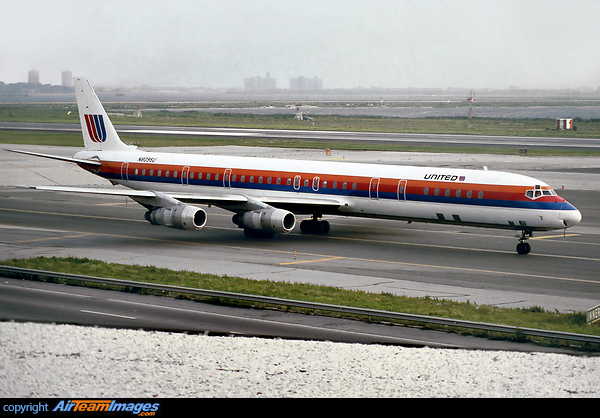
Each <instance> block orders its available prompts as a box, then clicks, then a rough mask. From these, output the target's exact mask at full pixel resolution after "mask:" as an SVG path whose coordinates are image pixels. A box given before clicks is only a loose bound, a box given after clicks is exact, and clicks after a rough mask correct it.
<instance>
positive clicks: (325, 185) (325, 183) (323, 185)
mask: <svg viewBox="0 0 600 418" xmlns="http://www.w3.org/2000/svg"><path fill="white" fill-rule="evenodd" d="M321 187H323V188H325V187H327V180H323V183H322V184H321Z"/></svg>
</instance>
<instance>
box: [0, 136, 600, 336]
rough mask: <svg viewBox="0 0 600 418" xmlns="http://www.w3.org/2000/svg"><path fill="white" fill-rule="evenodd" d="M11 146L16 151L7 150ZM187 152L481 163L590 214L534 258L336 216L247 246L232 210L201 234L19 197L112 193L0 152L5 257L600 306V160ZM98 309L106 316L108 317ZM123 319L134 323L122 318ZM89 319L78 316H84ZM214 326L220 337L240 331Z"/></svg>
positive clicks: (441, 230)
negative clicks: (321, 229)
mask: <svg viewBox="0 0 600 418" xmlns="http://www.w3.org/2000/svg"><path fill="white" fill-rule="evenodd" d="M11 147H13V148H17V146H7V148H11ZM18 148H20V149H29V150H33V149H37V150H38V151H40V152H46V153H55V154H58V155H66V156H72V155H73V154H74V152H75V150H74V149H70V148H50V147H25V146H19V147H18ZM180 151H184V152H202V153H204V152H207V151H209V152H210V151H212V152H215V153H224V152H226V153H228V154H232V155H263V156H264V155H273V156H282V157H284V158H285V157H290V158H311V159H314V158H317V159H319V158H334V159H338V160H347V161H365V162H381V163H390V162H391V163H394V162H395V163H397V162H398V161H399V160H402V161H405V162H407V163H410V164H413V165H419V164H426V165H435V164H441V165H446V166H463V167H467V166H469V167H470V166H474V165H479V164H484V165H489V166H490V168H492V169H502V168H506V169H510V170H507V171H520V172H525V173H526V174H528V175H532V174H533V175H534V176H535V177H538V178H541V179H543V180H546V181H548V182H549V183H550V184H551V185H553V186H554V187H555V188H556V189H557V191H558V192H559V194H561V196H563V197H565V198H567V199H568V200H569V201H570V202H571V203H573V204H574V205H575V206H577V207H578V208H579V209H580V210H581V212H582V214H583V221H582V222H581V223H580V224H579V225H578V226H576V227H575V228H571V229H569V230H567V231H566V234H564V235H563V233H562V232H559V231H556V232H549V233H540V234H538V235H537V236H535V237H534V239H533V240H532V241H531V244H532V247H533V251H532V253H531V254H529V255H527V256H519V255H517V254H516V253H515V251H514V247H515V245H516V242H517V240H516V238H514V236H513V234H512V233H511V232H508V231H496V230H486V229H474V228H466V227H458V228H457V227H443V226H436V225H423V224H414V223H413V224H410V225H407V224H406V223H402V222H395V221H384V220H373V219H356V218H343V217H332V218H329V221H330V222H331V226H332V230H331V232H330V234H328V235H327V236H310V235H308V236H307V235H303V234H301V233H300V232H299V231H294V232H292V233H290V234H285V235H279V236H276V237H275V238H274V239H271V240H259V239H247V238H245V237H244V235H243V232H242V230H240V229H239V228H237V227H236V226H235V225H234V224H233V223H232V222H231V215H230V214H229V213H228V212H225V211H223V210H220V209H218V208H214V207H213V208H209V209H208V211H207V212H208V216H209V217H208V223H207V226H206V227H205V228H204V229H203V230H201V231H194V232H192V231H179V230H175V229H169V228H166V227H158V226H152V225H150V224H149V223H147V222H146V221H144V220H143V214H144V212H145V210H144V209H143V208H142V207H141V206H139V205H137V204H135V203H134V202H132V201H131V200H129V199H125V198H114V197H101V196H87V195H86V196H80V195H79V196H74V195H66V194H56V193H48V192H41V191H35V190H27V189H20V188H14V187H11V186H13V185H19V184H20V185H23V184H37V185H40V184H62V185H74V186H75V185H77V186H92V187H93V186H106V184H105V183H104V181H103V180H100V179H97V178H95V177H94V176H92V175H90V174H88V173H84V172H83V171H82V170H80V169H79V168H78V167H76V166H74V165H71V164H68V163H62V162H59V161H54V160H46V159H37V158H35V157H30V156H24V155H21V154H14V153H8V152H5V151H0V161H1V162H2V168H1V169H0V174H2V175H1V176H0V178H1V179H2V180H1V184H0V254H1V255H0V257H2V258H12V257H31V256H39V255H45V256H68V255H72V256H78V257H88V258H97V259H102V260H105V261H111V262H120V263H133V264H140V265H157V266H159V267H167V268H172V269H182V270H192V271H201V272H207V273H216V274H221V275H235V276H242V277H248V278H253V279H269V280H281V281H287V282H305V283H318V284H324V285H330V286H336V287H341V288H349V289H358V290H364V291H369V292H390V293H394V294H404V295H408V296H417V297H424V296H429V297H432V298H440V299H451V300H457V301H469V302H474V303H478V304H491V305H495V306H505V307H531V306H541V307H543V308H545V309H549V310H559V311H565V312H568V311H585V310H587V309H589V308H591V307H593V306H595V305H597V304H598V303H599V302H600V277H599V275H598V271H600V257H598V247H599V246H600V239H599V236H600V213H599V209H598V202H599V201H600V191H599V190H598V186H597V185H598V183H597V180H598V176H599V175H598V174H596V173H595V167H598V166H599V165H598V159H594V158H589V159H582V158H577V159H560V160H556V159H552V158H547V159H537V158H536V159H531V158H529V157H525V158H523V157H504V156H500V157H498V156H467V155H441V154H440V155H435V154H406V153H351V152H345V153H337V152H334V153H333V155H332V156H327V157H325V156H324V154H323V153H322V151H321V152H318V151H297V150H272V149H262V148H261V149H246V148H241V147H225V148H224V149H216V150H215V149H210V150H208V149H193V150H190V149H182V150H180ZM549 167H550V168H551V169H552V170H554V171H550V170H549ZM532 171H533V173H532ZM590 172H591V173H590ZM565 183H566V186H565V189H564V190H563V189H562V184H565ZM55 304H56V302H52V303H50V305H51V306H53V305H55ZM58 305H60V303H58ZM61 306H62V305H61ZM25 310H26V311H33V309H25ZM80 310H81V309H80ZM89 310H90V311H94V309H89ZM98 311H99V312H102V310H101V309H100V308H99V309H98ZM121 314H123V315H122V316H125V317H127V316H131V317H135V315H128V314H127V313H123V312H121V313H118V311H117V313H114V315H121ZM81 315H82V314H81V312H79V313H78V314H77V315H76V317H81ZM88 315H91V316H92V317H98V316H101V315H94V314H88ZM45 316H46V314H43V315H42V317H45ZM158 316H159V317H160V314H159V315H158ZM107 317H109V318H111V317H110V316H107ZM303 317H304V316H303ZM115 318H116V317H115ZM96 319H97V318H96ZM105 319H106V318H105ZM125 322H128V321H127V320H125ZM191 322H192V323H193V322H195V321H194V320H192V321H191ZM351 322H354V321H351ZM137 325H139V324H137ZM303 325H306V324H303ZM156 326H157V327H160V326H162V325H159V324H157V325H156ZM201 328H202V327H201ZM205 328H206V327H205ZM209 328H210V330H211V331H212V332H238V331H232V330H231V329H228V330H224V329H222V328H214V329H212V327H208V328H207V329H209ZM226 328H231V327H226ZM267 328H268V327H267ZM387 328H391V329H394V330H397V329H398V327H387ZM207 329H204V330H198V331H207ZM234 329H235V328H234ZM296 331H297V330H296ZM239 332H240V333H241V332H243V331H239ZM252 332H257V333H263V334H264V332H262V331H261V332H258V330H255V331H252ZM353 332H354V331H353ZM394 332H396V331H394ZM345 335H347V334H345ZM421 336H422V334H420V335H419V338H416V337H415V336H412V335H410V336H405V335H402V336H398V334H394V335H393V336H392V338H405V339H406V340H407V341H409V340H414V341H419V342H421V341H429V342H430V343H431V344H438V343H439V344H450V345H452V344H454V345H456V346H462V344H463V343H461V342H459V343H456V342H454V341H453V342H446V341H441V342H440V341H436V340H435V339H430V338H420V337H421ZM361 338H362V337H361ZM386 338H387V337H386ZM407 344H408V343H407Z"/></svg>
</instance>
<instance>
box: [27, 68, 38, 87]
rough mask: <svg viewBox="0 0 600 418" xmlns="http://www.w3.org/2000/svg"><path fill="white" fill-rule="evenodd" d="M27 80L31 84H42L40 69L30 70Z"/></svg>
mask: <svg viewBox="0 0 600 418" xmlns="http://www.w3.org/2000/svg"><path fill="white" fill-rule="evenodd" d="M27 82H28V83H29V84H40V72H39V71H38V70H29V76H28V78H27Z"/></svg>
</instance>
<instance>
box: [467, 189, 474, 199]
mask: <svg viewBox="0 0 600 418" xmlns="http://www.w3.org/2000/svg"><path fill="white" fill-rule="evenodd" d="M472 196H473V192H472V191H471V190H469V191H468V192H467V197H468V198H469V199H470V198H471V197H472Z"/></svg>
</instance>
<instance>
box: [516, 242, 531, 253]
mask: <svg viewBox="0 0 600 418" xmlns="http://www.w3.org/2000/svg"><path fill="white" fill-rule="evenodd" d="M530 252H531V245H530V244H529V243H528V242H519V243H518V244H517V253H519V254H521V255H523V254H529V253H530Z"/></svg>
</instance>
